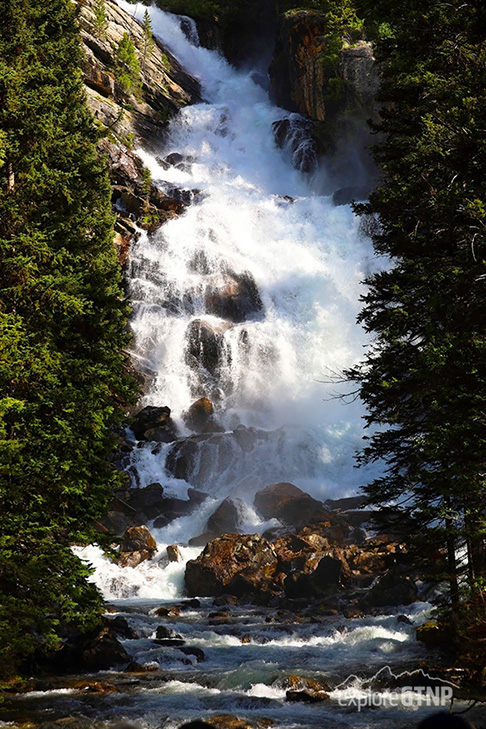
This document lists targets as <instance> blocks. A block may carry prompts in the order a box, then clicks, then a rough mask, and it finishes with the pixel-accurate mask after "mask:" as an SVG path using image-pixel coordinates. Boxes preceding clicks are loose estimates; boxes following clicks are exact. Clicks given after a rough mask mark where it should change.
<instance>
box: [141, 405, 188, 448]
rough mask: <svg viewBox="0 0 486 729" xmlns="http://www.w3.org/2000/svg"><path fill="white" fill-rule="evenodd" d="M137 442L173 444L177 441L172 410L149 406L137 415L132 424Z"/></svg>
mask: <svg viewBox="0 0 486 729" xmlns="http://www.w3.org/2000/svg"><path fill="white" fill-rule="evenodd" d="M130 427H131V429H132V431H133V434H134V436H135V438H137V440H153V441H157V442H159V443H171V442H172V441H174V440H176V438H177V434H176V427H175V424H174V422H173V420H172V419H171V417H170V408H168V407H166V406H164V407H155V406H154V405H147V406H146V407H144V408H143V410H140V412H139V413H137V414H136V415H135V416H134V417H133V419H132V422H131V424H130Z"/></svg>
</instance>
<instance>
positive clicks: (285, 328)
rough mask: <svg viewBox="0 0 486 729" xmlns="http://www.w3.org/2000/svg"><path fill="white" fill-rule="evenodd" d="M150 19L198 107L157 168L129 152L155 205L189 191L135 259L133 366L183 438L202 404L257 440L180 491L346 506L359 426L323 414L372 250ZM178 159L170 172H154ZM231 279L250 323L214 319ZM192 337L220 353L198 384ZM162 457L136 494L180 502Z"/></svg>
mask: <svg viewBox="0 0 486 729" xmlns="http://www.w3.org/2000/svg"><path fill="white" fill-rule="evenodd" d="M120 5H122V6H123V7H126V9H128V10H130V12H132V13H135V15H137V12H138V14H139V15H141V13H142V8H139V9H137V7H135V9H134V6H132V5H129V4H128V3H124V2H123V0H121V2H120ZM151 17H152V23H153V28H154V32H155V34H156V35H157V36H158V37H159V38H160V39H161V41H162V42H163V43H164V44H165V45H166V46H167V47H168V48H169V49H170V50H171V52H172V53H173V54H174V55H175V56H176V57H177V58H178V60H179V61H180V62H181V63H182V65H183V67H184V68H185V69H186V70H187V71H188V72H189V73H191V74H192V75H194V76H195V77H196V78H197V79H198V80H199V81H200V83H201V87H202V93H203V96H204V99H205V101H204V103H200V104H196V105H194V106H191V107H187V108H185V109H183V110H182V111H181V112H180V113H179V114H178V116H177V118H176V119H175V120H174V121H173V122H172V123H171V125H170V127H169V133H168V137H167V140H166V143H165V145H164V148H163V149H162V150H161V151H160V154H159V155H158V157H157V158H156V157H154V156H152V155H150V154H148V153H147V152H144V151H143V150H138V151H139V153H140V155H141V156H142V158H143V160H144V163H145V164H146V166H147V167H148V168H149V169H150V171H151V173H152V177H153V179H154V180H155V181H156V182H157V184H159V185H160V186H161V187H162V188H163V189H164V188H165V189H170V188H174V186H176V187H179V188H184V189H186V190H192V191H197V192H196V194H195V196H194V201H193V203H192V205H191V206H190V207H189V208H188V209H187V211H186V212H185V213H184V214H183V215H182V216H181V217H179V218H177V219H174V220H171V221H169V222H167V223H166V224H165V225H164V226H163V227H162V229H160V231H159V232H158V233H157V234H155V235H154V236H152V237H150V236H148V235H146V234H143V235H142V237H141V238H140V240H139V241H138V243H137V244H136V245H135V246H134V248H133V249H132V252H131V280H130V293H131V298H132V300H133V304H134V312H135V314H134V319H133V322H132V326H133V331H134V339H135V346H134V349H135V356H136V357H137V358H139V360H140V361H141V362H143V363H144V366H145V367H147V368H148V369H150V370H151V371H153V372H155V373H156V376H155V381H154V384H153V386H152V387H151V388H150V390H149V392H148V393H147V394H146V396H145V399H144V404H150V405H168V406H169V407H170V408H171V410H172V416H173V417H174V419H175V420H176V422H177V423H178V425H179V427H180V428H181V432H182V433H186V434H187V433H188V431H187V429H185V428H184V424H183V421H182V417H181V416H182V414H183V413H184V411H186V410H187V408H188V407H189V406H190V404H191V403H192V402H193V401H194V400H195V399H196V398H198V397H201V396H208V397H209V398H210V399H211V400H212V401H213V402H214V403H215V407H216V411H217V413H216V417H217V420H218V421H219V423H220V424H221V425H222V426H223V428H224V429H225V430H226V431H227V432H229V431H232V430H233V429H234V428H235V427H237V426H238V425H240V424H243V425H244V426H247V427H255V428H258V429H260V431H264V433H263V434H262V433H261V432H260V436H258V437H256V440H255V442H254V445H253V448H252V449H251V452H246V453H245V452H244V451H242V449H241V448H240V447H239V446H238V445H237V444H236V443H235V442H234V439H233V440H231V439H230V438H229V437H228V438H227V439H226V441H225V443H224V453H223V456H224V457H223V456H222V455H221V450H222V449H221V447H219V448H216V447H215V448H213V449H212V450H211V448H210V446H209V445H208V446H207V447H205V450H204V453H203V454H202V456H201V457H202V458H203V460H204V463H203V464H202V465H201V463H197V464H196V465H195V466H194V467H193V469H192V476H191V481H192V485H195V486H197V487H200V488H203V489H204V490H205V491H208V492H209V493H210V494H211V495H212V496H214V497H222V496H225V495H227V494H229V493H233V494H234V493H239V494H240V495H241V494H243V495H251V493H252V492H254V491H256V490H257V489H259V488H262V487H263V486H265V485H267V484H268V483H272V482H276V481H280V480H288V481H293V482H294V483H296V485H298V486H300V487H301V488H304V489H305V490H308V491H310V492H312V493H313V494H314V495H316V496H317V497H319V498H323V497H331V496H336V495H340V496H343V495H346V494H349V493H351V492H354V491H356V489H357V487H358V485H359V483H361V482H362V480H363V476H362V475H361V474H357V472H356V471H355V470H354V468H353V455H354V451H355V450H356V448H358V447H359V445H360V438H361V432H362V422H361V414H362V413H361V410H360V406H359V405H358V404H357V403H354V404H352V405H344V403H343V402H342V401H341V400H334V399H332V395H333V394H334V390H335V388H334V387H333V386H330V385H326V384H323V381H325V380H329V379H330V377H331V376H332V374H333V373H336V372H341V371H342V370H343V369H344V368H345V367H347V366H349V365H351V364H353V363H354V362H355V361H356V360H358V359H359V358H360V357H361V356H362V353H363V345H364V343H365V337H364V334H363V332H362V330H361V329H360V327H359V326H358V325H357V324H356V315H357V312H358V310H359V296H360V294H361V293H362V288H361V285H360V282H361V281H362V279H363V278H364V276H365V275H366V273H367V272H368V268H369V266H370V265H374V264H373V263H372V262H371V259H372V248H371V244H370V242H369V240H368V239H367V238H366V237H365V236H364V235H362V234H361V233H360V231H359V222H358V220H357V219H356V218H355V216H354V215H353V213H352V211H351V210H350V208H349V207H346V206H342V207H334V206H333V205H332V203H331V200H330V198H324V197H321V196H319V195H317V194H315V193H314V192H313V185H314V183H316V181H315V180H314V181H313V180H312V179H310V178H308V177H305V176H304V175H303V174H301V173H300V172H298V171H297V170H295V169H294V168H293V167H292V165H291V163H290V159H288V158H287V156H286V154H285V152H283V151H282V150H281V149H279V148H278V146H277V144H276V142H275V139H274V133H273V130H272V123H273V122H275V121H276V120H279V119H282V118H283V117H284V116H285V112H284V111H283V110H281V109H278V108H276V107H275V106H273V105H272V104H271V103H270V102H269V100H268V98H267V95H266V92H265V91H264V90H263V89H262V88H261V87H260V86H259V85H258V84H257V83H255V82H254V80H253V77H252V74H251V73H247V72H238V71H236V70H235V69H234V68H232V67H231V66H230V65H229V64H228V63H227V62H226V61H225V60H224V59H223V58H222V57H221V56H219V55H218V54H217V53H216V52H214V51H209V50H207V49H204V48H201V47H199V46H197V45H195V44H194V43H193V42H191V41H189V40H188V39H187V37H186V35H185V34H184V32H183V31H182V30H181V23H180V19H178V18H176V17H175V16H171V15H168V14H166V13H162V12H161V11H159V10H157V9H154V8H152V9H151ZM186 25H187V23H186ZM191 34H192V35H194V29H192V30H191ZM174 153H175V154H176V155H178V156H177V157H175V158H174V157H172V158H169V159H171V160H174V159H175V160H176V162H177V164H175V165H174V164H172V165H171V166H170V167H168V168H167V165H166V164H159V162H160V160H161V158H165V157H167V155H170V154H174ZM157 160H159V161H157ZM314 186H315V185H314ZM317 187H318V185H317ZM242 277H243V280H244V281H247V282H248V281H249V282H250V283H251V287H253V288H251V289H250V298H251V295H252V294H253V295H254V296H253V301H250V306H249V311H248V312H246V314H245V315H244V317H243V316H242V315H241V314H240V312H237V315H236V316H230V320H228V317H226V318H224V317H223V318H221V317H220V316H219V314H220V312H219V311H216V312H215V311H214V305H213V306H211V301H212V299H211V295H212V294H214V292H216V294H218V293H221V291H224V290H225V287H228V285H229V286H230V287H231V286H233V285H234V283H235V280H236V281H237V282H238V281H241V280H242ZM255 284H256V288H257V293H255V291H254V285H255ZM208 292H209V294H208ZM246 293H248V291H247V292H246ZM208 296H209V299H208ZM255 297H256V298H255ZM208 302H209V303H208ZM241 319H244V320H241ZM194 327H196V329H197V332H196V334H197V336H199V333H200V331H201V328H202V329H203V332H204V331H207V330H208V329H209V331H210V333H212V334H211V336H213V335H214V336H215V337H216V339H217V341H218V342H219V345H218V346H219V351H218V356H217V362H216V364H214V363H213V364H209V365H208V366H207V368H206V369H204V368H202V367H201V366H200V363H199V366H198V363H196V366H195V363H194V347H193V348H192V350H191V348H190V346H189V345H188V341H189V339H188V338H189V337H190V336H192V335H191V334H190V333H191V331H192V332H194ZM196 339H197V337H196ZM197 346H200V342H199V340H197ZM188 350H189V356H188ZM191 353H192V355H193V356H192V360H191ZM196 355H197V352H196ZM208 368H209V370H210V372H209V373H208V371H207V369H208ZM211 368H212V369H211ZM167 450H168V448H167V447H163V448H162V449H161V451H160V452H159V453H156V454H155V455H154V454H152V451H153V444H152V445H150V444H149V445H148V446H147V447H145V448H139V449H136V450H135V451H134V455H133V459H132V460H133V463H132V466H133V467H134V468H135V469H136V470H137V472H138V482H139V484H140V485H142V486H143V485H146V484H148V483H150V482H151V481H154V480H160V481H161V482H162V483H164V485H165V486H166V487H167V488H166V493H172V494H174V495H182V497H183V498H184V497H185V493H186V491H185V487H187V483H181V482H180V481H177V480H174V479H170V478H168V477H167V475H166V474H164V458H165V454H166V452H167Z"/></svg>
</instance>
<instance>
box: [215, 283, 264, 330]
mask: <svg viewBox="0 0 486 729" xmlns="http://www.w3.org/2000/svg"><path fill="white" fill-rule="evenodd" d="M204 303H205V307H206V311H207V313H208V314H214V316H218V317H220V318H221V319H228V320H229V321H231V322H234V323H240V322H243V321H247V320H248V319H253V318H255V316H256V315H258V314H260V313H261V311H262V309H263V303H262V300H261V297H260V294H259V293H258V288H257V285H256V283H255V280H254V278H253V276H252V275H251V273H249V272H248V271H245V272H244V273H234V272H231V273H226V274H224V273H222V274H214V275H213V276H211V278H210V279H209V280H208V281H207V282H206V283H205V291H204Z"/></svg>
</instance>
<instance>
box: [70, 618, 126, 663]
mask: <svg viewBox="0 0 486 729" xmlns="http://www.w3.org/2000/svg"><path fill="white" fill-rule="evenodd" d="M81 660H82V665H83V666H84V667H85V668H86V669H87V670H89V671H104V670H107V669H109V668H113V667H115V666H119V665H122V664H125V663H127V662H128V660H129V655H128V653H127V652H126V650H125V648H124V647H123V646H122V644H121V643H120V642H119V640H118V639H117V637H116V635H115V633H114V631H113V630H111V628H110V627H108V626H105V627H104V628H102V630H101V631H100V632H99V633H97V634H96V635H95V636H94V637H92V638H90V639H88V640H86V641H85V642H84V643H83V645H82V647H81Z"/></svg>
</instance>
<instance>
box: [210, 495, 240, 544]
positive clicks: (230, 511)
mask: <svg viewBox="0 0 486 729" xmlns="http://www.w3.org/2000/svg"><path fill="white" fill-rule="evenodd" d="M243 508H244V503H243V501H241V499H236V498H235V499H225V500H224V501H222V502H221V504H220V505H219V506H218V508H217V509H216V511H214V512H213V513H212V514H211V516H210V517H209V519H208V521H207V524H206V529H207V531H208V532H212V533H213V534H215V535H216V536H220V535H221V534H227V533H232V532H239V531H240V514H241V511H242V509H243Z"/></svg>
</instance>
